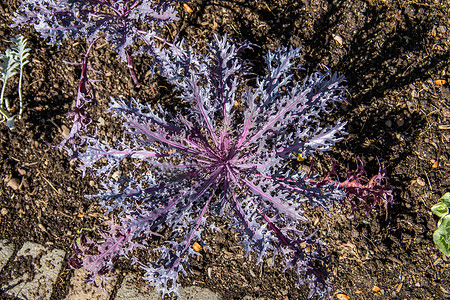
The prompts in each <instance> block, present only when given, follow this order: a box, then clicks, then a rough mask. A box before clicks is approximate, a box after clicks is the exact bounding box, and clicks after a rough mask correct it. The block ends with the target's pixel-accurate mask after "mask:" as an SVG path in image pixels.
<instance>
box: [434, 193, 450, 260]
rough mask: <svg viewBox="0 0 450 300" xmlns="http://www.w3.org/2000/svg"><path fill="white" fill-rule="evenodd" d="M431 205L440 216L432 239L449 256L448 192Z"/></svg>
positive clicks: (449, 219)
mask: <svg viewBox="0 0 450 300" xmlns="http://www.w3.org/2000/svg"><path fill="white" fill-rule="evenodd" d="M439 200H440V201H439V202H438V203H436V204H435V205H433V207H432V208H431V211H432V212H433V213H434V214H436V215H437V216H438V217H440V219H439V222H438V224H437V227H438V228H437V229H436V231H435V232H434V234H433V241H434V243H435V244H436V246H437V247H438V248H439V250H441V252H442V253H444V254H445V255H446V256H450V214H449V208H450V193H446V194H445V195H444V196H442V197H441V199H439Z"/></svg>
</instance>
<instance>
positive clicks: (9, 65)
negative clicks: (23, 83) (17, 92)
mask: <svg viewBox="0 0 450 300" xmlns="http://www.w3.org/2000/svg"><path fill="white" fill-rule="evenodd" d="M0 59H1V60H2V61H1V62H0V75H1V77H0V80H1V81H2V82H3V84H5V83H6V81H7V80H8V79H9V78H11V77H13V76H14V75H16V74H17V72H16V68H17V67H18V66H19V63H18V62H17V60H16V59H15V57H14V55H13V54H12V53H11V49H7V50H6V52H5V54H4V55H1V57H0Z"/></svg>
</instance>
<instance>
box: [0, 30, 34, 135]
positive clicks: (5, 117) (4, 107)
mask: <svg viewBox="0 0 450 300" xmlns="http://www.w3.org/2000/svg"><path fill="white" fill-rule="evenodd" d="M11 41H12V43H13V45H11V47H10V48H9V49H6V51H5V54H0V60H1V62H0V76H1V77H0V81H1V82H2V89H1V92H0V114H1V122H3V121H5V124H6V126H7V127H8V128H9V129H10V130H14V128H15V124H14V118H15V117H16V115H11V114H10V112H11V111H12V110H13V107H11V103H10V100H9V99H8V98H6V97H5V90H6V84H7V82H8V80H9V79H10V78H12V77H13V76H15V75H16V74H17V71H18V72H19V84H18V88H17V90H18V91H17V92H18V94H19V119H21V118H22V114H23V109H24V104H23V97H22V76H23V67H24V66H25V65H26V64H28V63H29V61H28V60H27V57H28V56H29V55H30V53H29V51H30V48H27V39H26V38H24V37H23V36H18V37H16V38H12V39H11Z"/></svg>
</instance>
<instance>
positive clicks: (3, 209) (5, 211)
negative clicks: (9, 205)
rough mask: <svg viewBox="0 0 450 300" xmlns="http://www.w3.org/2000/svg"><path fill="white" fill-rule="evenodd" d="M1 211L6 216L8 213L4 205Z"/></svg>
mask: <svg viewBox="0 0 450 300" xmlns="http://www.w3.org/2000/svg"><path fill="white" fill-rule="evenodd" d="M0 213H1V214H2V216H6V215H7V214H8V210H7V209H6V208H4V207H3V208H2V210H1V211H0Z"/></svg>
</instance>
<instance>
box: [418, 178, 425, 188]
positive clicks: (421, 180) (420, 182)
mask: <svg viewBox="0 0 450 300" xmlns="http://www.w3.org/2000/svg"><path fill="white" fill-rule="evenodd" d="M416 181H417V184H418V185H420V186H425V180H423V178H422V177H417V180H416Z"/></svg>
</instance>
